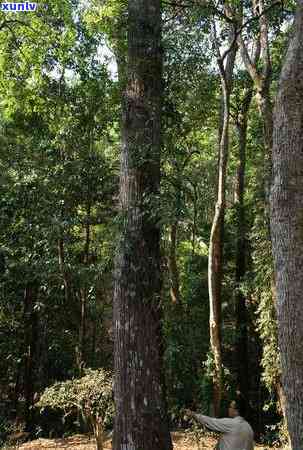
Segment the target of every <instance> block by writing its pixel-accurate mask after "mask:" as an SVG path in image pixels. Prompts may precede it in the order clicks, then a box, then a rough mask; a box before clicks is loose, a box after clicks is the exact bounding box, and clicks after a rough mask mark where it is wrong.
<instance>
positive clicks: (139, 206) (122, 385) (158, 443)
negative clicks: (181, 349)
mask: <svg viewBox="0 0 303 450" xmlns="http://www.w3.org/2000/svg"><path fill="white" fill-rule="evenodd" d="M161 99H162V53H161V11H160V0H130V1H129V2H128V82H127V88H126V92H125V99H124V100H125V101H124V111H123V112H124V114H123V137H122V144H123V145H122V147H123V148H122V162H121V181H120V183H121V184H120V201H121V210H122V211H121V214H122V217H123V231H122V236H121V239H120V243H119V250H118V253H117V257H116V280H115V288H114V329H115V350H114V359H115V374H116V376H115V388H114V391H115V403H116V416H115V426H114V439H113V449H114V450H155V449H158V450H169V449H171V448H172V444H171V437H170V433H169V429H168V421H167V413H166V402H165V392H164V387H163V386H164V384H163V370H162V350H161V345H162V338H161V322H160V309H161V305H160V291H161V282H160V230H159V225H158V223H159V222H158V217H157V210H158V208H157V206H158V200H159V190H160V146H161Z"/></svg>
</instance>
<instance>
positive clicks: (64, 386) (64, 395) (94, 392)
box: [36, 369, 114, 450]
mask: <svg viewBox="0 0 303 450" xmlns="http://www.w3.org/2000/svg"><path fill="white" fill-rule="evenodd" d="M36 406H37V407H39V408H40V409H41V411H43V410H44V409H45V408H47V407H48V408H53V409H60V410H62V411H63V412H64V418H65V417H67V416H68V415H69V414H72V413H73V412H74V411H79V412H80V413H81V414H82V416H83V417H84V419H85V420H86V421H87V422H88V423H89V424H90V425H91V427H92V429H93V432H94V436H95V438H96V442H97V449H98V450H103V440H104V429H105V427H106V426H107V425H108V424H109V423H111V421H112V417H113V414H114V405H113V396H112V375H111V373H109V372H106V371H105V370H102V369H99V370H91V369H87V370H86V371H85V375H84V376H83V377H82V378H78V379H72V380H67V381H64V382H60V383H55V384H54V385H53V386H50V387H48V388H47V389H45V391H44V392H43V394H42V396H41V398H40V400H39V402H38V403H37V404H36Z"/></svg>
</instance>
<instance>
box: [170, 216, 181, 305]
mask: <svg viewBox="0 0 303 450" xmlns="http://www.w3.org/2000/svg"><path fill="white" fill-rule="evenodd" d="M177 235H178V220H177V219H176V220H175V221H174V223H173V224H172V225H171V230H170V245H169V255H168V268H169V275H170V298H171V301H172V303H173V304H177V305H178V304H179V303H180V288H179V286H180V285H179V270H178V264H177V255H176V247H177Z"/></svg>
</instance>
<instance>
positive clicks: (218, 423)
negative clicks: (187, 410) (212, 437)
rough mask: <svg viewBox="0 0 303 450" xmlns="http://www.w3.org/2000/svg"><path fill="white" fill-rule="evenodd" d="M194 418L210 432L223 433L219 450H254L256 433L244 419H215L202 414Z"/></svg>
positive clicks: (239, 417) (238, 417) (218, 446)
mask: <svg viewBox="0 0 303 450" xmlns="http://www.w3.org/2000/svg"><path fill="white" fill-rule="evenodd" d="M194 417H195V418H196V419H197V421H198V422H200V423H202V424H203V425H205V426H207V427H208V428H209V429H210V430H213V431H219V432H221V433H223V434H222V436H221V438H220V440H219V442H218V445H217V447H216V448H217V449H218V450H253V449H254V432H253V430H252V428H251V426H250V425H249V423H248V422H246V420H245V419H243V417H241V416H237V417H234V418H233V419H230V418H224V419H215V418H213V417H208V416H203V415H202V414H194Z"/></svg>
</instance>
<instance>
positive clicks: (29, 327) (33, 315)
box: [23, 284, 38, 432]
mask: <svg viewBox="0 0 303 450" xmlns="http://www.w3.org/2000/svg"><path fill="white" fill-rule="evenodd" d="M36 296H37V286H36V285H34V284H28V285H27V286H26V288H25V292H24V331H25V336H24V342H25V360H24V363H25V364H24V377H23V393H24V398H25V424H26V425H25V428H26V431H29V432H32V427H33V410H32V406H33V404H34V393H35V376H34V363H35V355H36V349H37V341H38V316H37V314H38V313H37V311H36V310H35V308H34V306H35V301H36Z"/></svg>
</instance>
